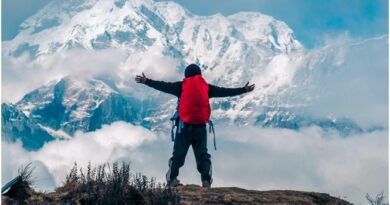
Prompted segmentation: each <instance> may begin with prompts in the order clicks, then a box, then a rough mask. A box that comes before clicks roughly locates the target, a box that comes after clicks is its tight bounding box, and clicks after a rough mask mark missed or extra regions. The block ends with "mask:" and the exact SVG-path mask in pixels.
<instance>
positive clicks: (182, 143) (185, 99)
mask: <svg viewBox="0 0 390 205" xmlns="http://www.w3.org/2000/svg"><path fill="white" fill-rule="evenodd" d="M184 76H185V78H184V80H183V81H178V82H163V81H155V80H152V79H149V78H146V76H145V75H144V74H143V73H142V76H141V75H137V76H136V77H135V80H136V82H137V83H142V84H145V85H147V86H149V87H152V88H154V89H157V90H159V91H162V92H165V93H169V94H172V95H174V96H176V97H178V98H179V101H178V102H179V104H178V118H177V125H178V129H177V130H176V138H175V139H174V145H173V154H172V155H173V156H172V157H171V158H170V160H169V170H168V173H167V174H166V177H167V185H168V186H172V187H175V186H178V185H179V184H180V182H179V180H178V179H177V176H178V175H179V169H180V167H182V166H183V165H184V161H185V157H186V155H187V151H188V148H189V147H190V145H192V148H193V150H194V155H195V158H196V165H197V169H198V171H199V172H200V174H201V179H202V186H203V187H210V186H211V183H212V181H213V180H212V177H211V160H210V157H211V156H210V154H209V153H208V152H207V131H206V123H208V122H209V118H210V113H211V110H210V104H209V98H212V97H228V96H235V95H240V94H243V93H246V92H250V91H252V90H253V89H254V88H255V85H254V84H252V85H249V82H247V83H246V84H245V86H244V87H240V88H223V87H218V86H215V85H211V84H207V83H206V81H205V80H204V79H203V78H202V72H201V70H200V68H199V66H197V65H195V64H191V65H189V66H187V67H186V69H185V72H184Z"/></svg>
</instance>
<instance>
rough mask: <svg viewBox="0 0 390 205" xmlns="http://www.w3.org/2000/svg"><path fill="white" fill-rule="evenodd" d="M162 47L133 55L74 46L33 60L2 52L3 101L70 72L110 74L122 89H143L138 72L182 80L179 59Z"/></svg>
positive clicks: (90, 74) (78, 74)
mask: <svg viewBox="0 0 390 205" xmlns="http://www.w3.org/2000/svg"><path fill="white" fill-rule="evenodd" d="M161 49H162V47H160V46H153V47H152V48H150V49H149V50H147V51H145V52H141V53H137V54H132V55H129V54H128V53H127V51H124V50H121V49H114V48H109V49H104V50H97V51H92V50H87V49H72V50H66V51H62V52H59V53H56V54H54V55H47V56H40V57H39V58H38V59H36V60H34V61H32V60H31V59H30V56H29V55H28V54H24V55H21V56H20V57H18V58H14V57H10V56H7V55H5V54H3V60H2V72H3V73H2V76H3V77H2V93H3V95H2V101H3V102H13V103H14V102H17V101H18V100H20V99H21V98H22V97H23V96H24V95H25V94H27V93H28V92H30V91H31V90H33V89H35V88H38V87H40V86H42V85H44V84H45V83H48V82H49V81H52V80H58V79H61V78H62V77H64V76H67V75H73V76H77V77H89V76H104V77H107V76H109V77H110V78H112V79H114V81H115V83H116V84H117V86H118V87H119V88H120V89H123V91H126V92H129V93H132V94H135V93H144V92H143V90H144V88H143V86H138V87H139V88H134V87H136V86H135V82H134V78H135V76H136V75H137V74H141V73H142V72H145V75H147V76H148V77H152V78H158V79H161V80H180V79H181V78H182V76H183V75H182V74H179V73H178V70H177V69H178V66H179V62H178V60H176V59H174V58H171V57H167V56H163V51H162V50H161ZM134 89H137V90H136V91H134ZM140 90H142V92H140ZM145 90H146V89H145ZM149 93H150V91H149ZM135 96H136V95H135Z"/></svg>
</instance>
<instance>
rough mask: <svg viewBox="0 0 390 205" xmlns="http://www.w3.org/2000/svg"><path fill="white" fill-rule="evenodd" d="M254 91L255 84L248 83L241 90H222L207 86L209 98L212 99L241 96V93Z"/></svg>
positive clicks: (221, 88)
mask: <svg viewBox="0 0 390 205" xmlns="http://www.w3.org/2000/svg"><path fill="white" fill-rule="evenodd" d="M254 89H255V84H252V85H249V82H247V83H246V84H245V86H244V87H241V88H223V87H218V86H215V85H210V84H209V98H213V97H229V96H235V95H241V94H243V93H247V92H251V91H253V90H254Z"/></svg>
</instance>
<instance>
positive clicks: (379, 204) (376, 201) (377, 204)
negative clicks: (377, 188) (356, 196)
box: [366, 191, 389, 205]
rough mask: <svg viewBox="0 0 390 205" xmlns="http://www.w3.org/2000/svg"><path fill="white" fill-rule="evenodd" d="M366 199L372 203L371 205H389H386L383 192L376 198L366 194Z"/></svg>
mask: <svg viewBox="0 0 390 205" xmlns="http://www.w3.org/2000/svg"><path fill="white" fill-rule="evenodd" d="M366 199H367V201H368V202H370V204H371V205H389V204H387V203H385V202H384V201H385V196H384V195H383V191H382V192H381V193H379V194H377V195H376V197H375V198H373V197H371V196H370V195H369V194H368V193H367V194H366Z"/></svg>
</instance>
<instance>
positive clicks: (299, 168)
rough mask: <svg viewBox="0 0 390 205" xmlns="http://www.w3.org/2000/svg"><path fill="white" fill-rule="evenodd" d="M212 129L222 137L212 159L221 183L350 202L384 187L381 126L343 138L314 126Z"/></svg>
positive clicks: (384, 139)
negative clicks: (314, 193)
mask: <svg viewBox="0 0 390 205" xmlns="http://www.w3.org/2000/svg"><path fill="white" fill-rule="evenodd" d="M218 130H220V131H219V132H218V136H222V137H224V138H225V139H227V142H226V144H224V146H222V147H221V146H220V150H222V149H223V150H222V151H223V152H224V153H223V154H221V156H219V157H218V158H217V159H215V160H214V161H215V164H216V165H215V166H216V169H218V170H217V171H218V175H217V176H218V178H216V181H217V182H218V181H220V182H221V184H222V185H225V186H237V185H242V186H244V187H248V188H254V189H262V190H268V189H293V190H305V191H318V192H325V193H330V194H332V195H333V196H341V197H344V196H346V197H347V200H349V201H352V202H353V203H358V202H360V203H364V201H365V199H364V196H365V194H366V193H370V194H373V193H379V192H381V191H382V190H384V191H385V193H388V190H389V187H388V170H389V167H388V160H389V157H388V156H389V153H388V131H387V130H384V131H377V132H373V133H365V134H360V135H355V136H349V137H347V138H345V137H340V136H338V135H337V134H335V133H329V132H324V131H323V130H321V129H320V128H318V127H309V128H305V129H301V130H300V131H294V130H287V129H272V128H268V129H262V128H255V127H243V128H241V129H240V130H239V131H233V130H234V129H233V128H229V127H223V126H222V127H221V128H218ZM227 149H229V150H227ZM243 168H244V169H243Z"/></svg>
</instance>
